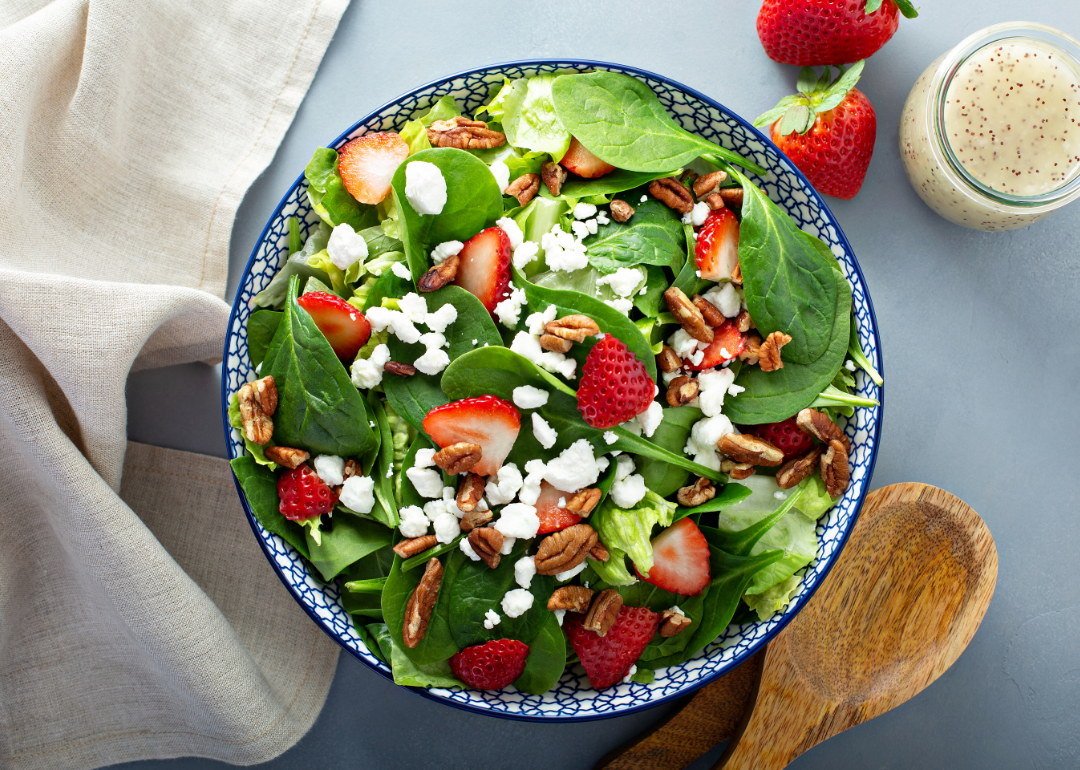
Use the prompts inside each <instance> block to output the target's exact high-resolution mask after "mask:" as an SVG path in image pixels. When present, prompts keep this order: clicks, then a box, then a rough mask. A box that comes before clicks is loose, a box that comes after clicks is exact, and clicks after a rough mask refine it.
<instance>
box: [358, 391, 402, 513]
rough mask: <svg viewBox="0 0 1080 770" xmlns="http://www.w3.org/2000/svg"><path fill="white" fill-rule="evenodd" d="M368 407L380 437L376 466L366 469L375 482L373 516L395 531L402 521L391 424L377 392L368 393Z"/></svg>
mask: <svg viewBox="0 0 1080 770" xmlns="http://www.w3.org/2000/svg"><path fill="white" fill-rule="evenodd" d="M368 406H369V407H370V409H371V413H372V414H374V415H375V427H376V428H377V429H378V431H379V436H380V441H379V454H378V457H377V458H376V459H375V464H374V466H371V465H369V466H368V467H367V468H365V469H364V470H365V471H366V472H367V473H369V474H370V475H371V477H372V480H373V481H374V482H375V489H374V493H375V507H374V508H372V509H371V516H372V518H374V519H375V520H376V521H380V522H382V523H383V524H385V525H386V526H388V527H390V528H391V529H393V528H394V527H396V526H397V525H398V524H399V523H400V521H401V520H400V519H399V518H398V509H397V499H396V498H395V497H394V481H393V479H394V437H393V435H392V434H391V433H390V423H389V421H388V420H387V419H386V412H385V411H384V410H383V407H382V401H380V400H379V394H378V393H376V392H375V391H371V392H369V393H368Z"/></svg>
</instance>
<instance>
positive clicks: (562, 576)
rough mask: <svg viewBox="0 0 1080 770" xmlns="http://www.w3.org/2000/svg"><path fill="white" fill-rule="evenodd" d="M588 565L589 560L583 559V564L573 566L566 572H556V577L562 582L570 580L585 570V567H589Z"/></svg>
mask: <svg viewBox="0 0 1080 770" xmlns="http://www.w3.org/2000/svg"><path fill="white" fill-rule="evenodd" d="M587 566H588V562H586V561H582V562H581V564H579V565H577V566H576V567H571V568H570V569H568V570H566V571H565V572H556V573H555V579H556V580H558V581H559V582H560V583H562V582H565V581H567V580H569V579H570V578H572V577H574V576H575V575H579V574H580V573H581V572H583V571H584V570H585V567H587Z"/></svg>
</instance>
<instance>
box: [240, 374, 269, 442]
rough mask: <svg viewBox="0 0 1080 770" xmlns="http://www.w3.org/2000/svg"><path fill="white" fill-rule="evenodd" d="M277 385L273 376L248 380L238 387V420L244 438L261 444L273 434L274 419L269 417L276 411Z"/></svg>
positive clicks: (267, 440)
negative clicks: (252, 380)
mask: <svg viewBox="0 0 1080 770" xmlns="http://www.w3.org/2000/svg"><path fill="white" fill-rule="evenodd" d="M277 400H278V399H277V387H276V386H275V385H274V378H273V377H263V378H262V379H261V380H255V381H254V382H249V383H247V384H245V385H244V386H243V387H242V388H240V392H239V394H238V401H239V405H240V422H241V427H242V428H243V433H244V438H246V439H247V440H248V441H250V442H252V443H253V444H258V445H259V446H263V445H264V444H267V443H269V442H270V437H271V436H273V434H274V421H273V420H271V419H270V415H272V414H273V413H274V412H275V411H277Z"/></svg>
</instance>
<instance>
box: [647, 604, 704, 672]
mask: <svg viewBox="0 0 1080 770" xmlns="http://www.w3.org/2000/svg"><path fill="white" fill-rule="evenodd" d="M646 585H648V584H647V583H646ZM664 593H667V592H666V591H665V592H664ZM669 596H671V597H672V598H673V601H672V602H671V603H670V604H667V605H662V606H658V607H656V608H655V609H656V611H658V612H659V611H661V610H665V609H667V608H668V607H671V606H672V605H674V606H677V607H678V608H679V609H680V610H682V614H683V615H684V616H686V617H687V618H689V619H690V628H691V629H692V628H693V627H694V623H700V622H701V619H702V616H703V615H704V612H705V597H706V596H708V588H706V589H705V591H703V592H701V593H700V594H698V595H697V596H689V597H687V596H675V595H674V594H669ZM627 604H632V603H631V602H627ZM692 637H693V633H691V631H690V630H689V629H688V630H686V631H683V632H682V633H681V634H676V635H675V636H671V637H668V638H664V637H662V636H660V635H659V634H657V635H656V636H654V637H653V639H652V641H650V642H649V644H648V645H647V646H646V647H645V649H644V650H642V651H641V657H640V659H639V662H638V667H639V668H641V669H643V670H644V669H645V668H646V667H645V666H644V665H642V664H648V665H649V666H652V665H656V664H654V663H653V662H652V661H657V660H661V659H663V658H667V657H669V656H675V655H677V654H679V653H681V652H682V651H683V650H685V649H686V645H687V644H688V643H689V642H690V639H691V638H692Z"/></svg>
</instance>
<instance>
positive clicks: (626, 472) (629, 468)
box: [615, 455, 637, 481]
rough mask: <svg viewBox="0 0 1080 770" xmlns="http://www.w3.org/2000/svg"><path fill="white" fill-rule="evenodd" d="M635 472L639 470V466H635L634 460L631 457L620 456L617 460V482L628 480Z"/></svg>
mask: <svg viewBox="0 0 1080 770" xmlns="http://www.w3.org/2000/svg"><path fill="white" fill-rule="evenodd" d="M635 470H637V466H636V465H635V464H634V458H633V457H631V456H630V455H619V457H618V459H617V460H615V480H616V481H622V480H623V479H625V478H628V477H629V476H630V474H631V473H633V472H634V471H635Z"/></svg>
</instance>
